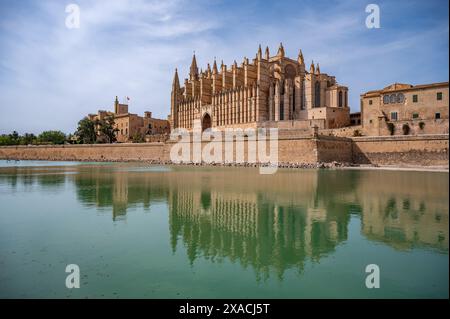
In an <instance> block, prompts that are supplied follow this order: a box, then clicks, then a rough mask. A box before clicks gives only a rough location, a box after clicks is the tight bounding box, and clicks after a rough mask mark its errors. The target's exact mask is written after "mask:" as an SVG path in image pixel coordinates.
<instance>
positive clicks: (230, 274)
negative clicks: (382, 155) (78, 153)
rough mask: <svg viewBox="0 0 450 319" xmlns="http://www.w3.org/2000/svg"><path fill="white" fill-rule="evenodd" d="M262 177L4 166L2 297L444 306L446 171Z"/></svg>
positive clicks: (231, 171) (67, 165)
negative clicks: (376, 283) (376, 281)
mask: <svg viewBox="0 0 450 319" xmlns="http://www.w3.org/2000/svg"><path fill="white" fill-rule="evenodd" d="M258 172H259V171H258V170H257V169H252V168H226V167H225V168H217V167H214V168H197V167H185V166H183V167H161V166H151V167H148V166H144V165H142V164H117V163H115V164H112V163H103V164H95V163H74V162H60V163H56V162H55V163H52V162H25V161H22V162H18V163H15V162H5V161H0V297H1V298H21V297H25V298H56V297H57V298H86V297H88V298H102V297H113V298H116V297H117V298H129V297H135V298H379V297H384V298H416V297H425V298H431V297H437V298H448V296H449V293H448V289H449V287H448V285H449V284H448V282H449V276H448V274H449V273H448V266H449V258H448V237H449V224H448V217H449V198H448V190H449V183H448V173H439V172H402V171H381V170H376V171H375V170H288V169H285V170H278V172H277V173H276V174H274V175H260V174H258ZM68 264H77V265H78V266H79V267H80V272H81V282H80V285H81V287H80V288H79V289H68V288H66V285H65V280H66V276H67V275H68V274H67V273H66V272H65V268H66V265H68ZM368 264H376V265H378V266H379V269H380V288H379V289H368V288H366V285H365V279H366V276H367V275H368V274H367V273H365V267H366V265H368Z"/></svg>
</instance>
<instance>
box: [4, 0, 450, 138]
mask: <svg viewBox="0 0 450 319" xmlns="http://www.w3.org/2000/svg"><path fill="white" fill-rule="evenodd" d="M71 3H73V4H76V5H78V7H79V9H80V24H79V28H67V26H66V19H67V17H68V15H69V14H70V13H66V6H67V5H69V4H71ZM369 3H374V4H377V5H378V6H379V8H380V28H372V29H369V28H367V27H366V23H365V21H366V18H367V16H368V15H369V13H367V12H366V11H365V9H366V6H367V5H368V4H369ZM448 6H449V2H448V1H447V0H426V1H425V0H422V1H417V0H412V1H411V0H397V1H392V0H391V1H377V0H369V1H359V0H342V1H321V0H315V1H312V0H311V1H310V0H285V1H282V0H281V1H280V0H278V1H270V0H265V1H256V0H247V1H243V0H240V1H233V0H196V1H187V0H162V1H144V0H79V1H74V0H68V1H65V0H34V1H31V0H21V1H17V0H0V17H1V19H0V134H3V133H10V132H11V131H13V130H17V131H18V132H19V133H21V134H23V133H25V132H30V133H35V134H38V133H40V132H41V131H43V130H62V131H63V132H65V133H73V132H74V131H75V130H76V127H77V123H78V121H79V120H80V119H82V118H83V117H84V116H85V115H86V114H88V113H96V112H97V110H99V109H106V110H113V102H114V98H115V96H116V95H117V96H119V100H121V101H122V100H123V99H124V97H125V96H128V97H129V98H130V101H129V111H130V112H131V113H137V114H140V115H142V114H143V112H144V111H147V110H148V111H151V112H153V116H154V117H158V118H167V115H168V114H169V112H170V90H171V84H172V80H173V75H174V70H175V68H178V72H179V76H180V80H181V82H183V79H184V78H186V77H187V76H188V72H189V71H188V70H189V66H190V63H191V60H192V54H193V52H194V51H195V54H196V57H197V63H198V66H199V68H203V69H205V68H206V65H207V63H208V62H209V63H212V62H213V60H214V57H216V59H217V61H218V63H220V61H221V60H223V61H224V63H225V64H227V65H231V64H232V62H233V61H234V60H236V61H237V62H238V63H241V62H242V61H243V58H244V57H248V58H253V57H254V56H255V54H256V52H257V49H258V45H259V44H261V46H262V47H263V50H264V48H265V47H266V46H269V49H270V52H271V55H275V54H276V51H277V49H278V46H279V43H280V42H282V43H283V46H284V49H285V52H286V56H288V57H291V58H294V59H296V58H297V55H298V52H299V49H301V50H302V51H303V55H304V57H305V63H306V65H307V66H309V64H310V63H311V60H314V62H315V63H317V62H318V63H320V70H321V72H322V73H327V74H329V75H333V76H335V77H336V80H337V81H338V83H340V84H342V85H346V86H348V87H349V104H350V107H351V111H352V112H356V111H359V96H360V94H362V93H364V92H366V91H369V90H374V89H380V88H383V87H386V86H388V85H389V84H391V83H394V82H401V83H410V84H423V83H433V82H444V81H448V79H449V62H448V60H449V20H448V10H449V8H448Z"/></svg>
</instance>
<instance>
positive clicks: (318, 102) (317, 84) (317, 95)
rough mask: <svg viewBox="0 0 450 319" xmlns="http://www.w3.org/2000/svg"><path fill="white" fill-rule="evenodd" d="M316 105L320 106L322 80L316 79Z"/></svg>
mask: <svg viewBox="0 0 450 319" xmlns="http://www.w3.org/2000/svg"><path fill="white" fill-rule="evenodd" d="M314 97H315V99H314V102H315V103H314V106H315V107H320V82H319V81H316V84H315V88H314Z"/></svg>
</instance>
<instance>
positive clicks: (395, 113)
mask: <svg viewBox="0 0 450 319" xmlns="http://www.w3.org/2000/svg"><path fill="white" fill-rule="evenodd" d="M397 118H398V117H397V112H391V121H397Z"/></svg>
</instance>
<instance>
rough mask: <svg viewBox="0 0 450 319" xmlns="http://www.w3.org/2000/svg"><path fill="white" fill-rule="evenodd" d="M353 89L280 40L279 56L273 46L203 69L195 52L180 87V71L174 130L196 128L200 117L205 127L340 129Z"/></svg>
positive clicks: (174, 92) (173, 111)
mask: <svg viewBox="0 0 450 319" xmlns="http://www.w3.org/2000/svg"><path fill="white" fill-rule="evenodd" d="M349 113H350V112H349V105H348V88H347V87H346V86H342V85H340V84H338V83H337V81H336V79H335V77H334V76H330V75H328V74H326V73H322V72H321V71H320V67H319V64H317V65H314V63H313V62H312V63H311V65H310V68H309V70H306V68H305V62H304V58H303V54H302V52H301V50H300V52H299V54H298V57H297V59H296V60H294V59H290V58H288V57H286V56H285V52H284V48H283V45H282V44H280V47H279V49H278V52H277V54H276V55H275V56H271V55H270V52H269V48H266V50H265V53H264V55H263V53H262V50H261V46H260V47H259V49H258V52H257V54H256V57H255V58H254V59H252V61H250V60H249V59H248V58H244V60H243V62H242V63H241V64H240V65H238V64H237V62H236V61H235V62H234V63H233V65H232V66H231V68H230V69H228V68H227V66H226V65H224V64H223V62H222V64H221V65H220V67H219V68H218V67H217V63H216V61H214V63H213V66H212V68H211V67H210V65H209V64H208V65H207V67H206V71H204V72H202V71H201V72H199V70H198V67H197V60H196V56H195V54H194V56H193V58H192V63H191V66H190V73H189V78H187V79H185V80H184V86H181V85H180V82H179V78H178V72H177V70H175V76H174V79H173V84H172V93H171V108H170V116H169V121H170V125H171V128H172V129H174V128H186V129H189V130H191V129H192V128H193V125H194V124H193V123H194V121H195V120H198V121H200V122H201V125H202V128H203V129H207V128H210V127H214V128H218V129H222V128H227V127H235V126H239V127H243V126H245V127H260V126H264V127H267V126H270V127H280V126H281V127H283V126H284V125H285V124H284V123H285V122H289V124H290V123H292V122H303V123H301V124H299V125H300V126H309V127H310V126H312V125H313V124H318V125H317V126H318V127H321V128H336V127H342V126H346V125H349V124H350V118H349Z"/></svg>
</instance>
